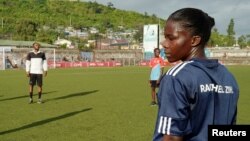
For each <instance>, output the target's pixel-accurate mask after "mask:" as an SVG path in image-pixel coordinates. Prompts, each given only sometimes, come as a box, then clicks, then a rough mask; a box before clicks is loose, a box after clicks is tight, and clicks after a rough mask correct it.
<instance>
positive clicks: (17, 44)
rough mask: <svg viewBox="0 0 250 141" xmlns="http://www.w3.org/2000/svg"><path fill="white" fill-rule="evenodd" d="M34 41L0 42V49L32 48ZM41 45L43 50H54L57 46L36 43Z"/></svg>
mask: <svg viewBox="0 0 250 141" xmlns="http://www.w3.org/2000/svg"><path fill="white" fill-rule="evenodd" d="M34 42H35V41H14V40H0V47H1V46H14V47H32V44H33V43H34ZM38 43H40V44H41V47H44V48H56V47H58V46H56V45H51V44H47V43H42V42H38Z"/></svg>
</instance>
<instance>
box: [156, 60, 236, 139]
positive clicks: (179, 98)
mask: <svg viewBox="0 0 250 141" xmlns="http://www.w3.org/2000/svg"><path fill="white" fill-rule="evenodd" d="M238 97H239V88H238V85H237V82H236V80H235V78H234V77H233V75H232V74H231V73H230V72H229V71H228V70H227V68H226V67H224V66H223V65H221V64H220V63H218V60H200V59H192V60H190V61H186V62H183V63H180V64H178V65H176V66H174V67H172V68H171V69H169V71H168V72H167V73H166V75H165V76H164V77H163V78H162V80H161V82H160V87H159V92H158V102H159V111H158V116H157V121H156V126H155V133H154V137H153V140H154V141H161V140H162V138H163V136H164V134H168V135H174V136H183V137H184V140H185V141H207V138H208V137H207V134H208V125H219V124H235V123H236V115H237V101H238Z"/></svg>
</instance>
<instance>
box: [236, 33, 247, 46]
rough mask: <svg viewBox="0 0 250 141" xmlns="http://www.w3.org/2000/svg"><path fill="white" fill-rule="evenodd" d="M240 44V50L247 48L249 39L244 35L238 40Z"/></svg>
mask: <svg viewBox="0 0 250 141" xmlns="http://www.w3.org/2000/svg"><path fill="white" fill-rule="evenodd" d="M238 44H239V46H240V48H245V47H246V46H247V38H246V36H244V35H241V36H240V37H239V38H238Z"/></svg>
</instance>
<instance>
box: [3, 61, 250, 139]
mask: <svg viewBox="0 0 250 141" xmlns="http://www.w3.org/2000/svg"><path fill="white" fill-rule="evenodd" d="M228 68H229V69H230V71H231V72H232V73H233V74H234V75H235V77H236V79H237V81H238V83H239V86H240V92H241V93H240V100H239V110H238V111H239V112H238V123H239V124H249V123H250V118H249V117H250V112H248V108H249V104H248V103H249V101H250V95H248V91H249V90H248V89H249V88H248V86H249V85H250V79H249V78H250V77H249V72H250V66H230V67H228ZM165 70H167V68H166V69H165ZM148 77H149V68H147V67H120V68H74V69H53V70H49V73H48V76H47V77H46V78H44V94H43V95H42V98H43V100H44V102H45V103H43V104H37V103H36V101H37V97H38V96H37V87H35V89H34V102H35V103H33V104H28V78H27V77H26V75H25V72H24V70H6V71H0V84H1V85H0V110H1V116H0V121H1V124H0V140H1V141H27V140H29V141H32V140H34V141H44V140H46V141H59V140H60V141H68V140H72V141H92V140H100V141H147V140H152V134H153V130H154V125H155V118H156V114H157V107H156V106H155V107H152V106H150V105H149V104H150V100H151V99H150V88H149V85H148Z"/></svg>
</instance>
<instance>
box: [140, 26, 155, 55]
mask: <svg viewBox="0 0 250 141" xmlns="http://www.w3.org/2000/svg"><path fill="white" fill-rule="evenodd" d="M158 28H159V26H158V24H151V25H144V27H143V48H144V52H151V53H153V52H154V48H157V47H158V42H159V40H158V38H159V33H158V32H159V30H158Z"/></svg>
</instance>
